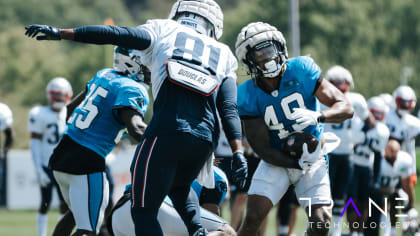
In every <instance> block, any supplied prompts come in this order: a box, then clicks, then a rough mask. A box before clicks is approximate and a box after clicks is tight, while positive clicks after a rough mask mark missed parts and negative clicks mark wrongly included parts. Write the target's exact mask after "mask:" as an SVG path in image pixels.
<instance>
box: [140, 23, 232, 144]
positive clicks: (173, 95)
mask: <svg viewBox="0 0 420 236" xmlns="http://www.w3.org/2000/svg"><path fill="white" fill-rule="evenodd" d="M139 27H140V29H144V30H145V31H147V32H148V33H149V35H150V37H151V44H150V46H149V47H148V48H147V49H145V50H143V51H141V53H142V57H141V58H142V62H143V63H144V64H145V65H146V66H147V67H148V68H150V70H151V82H152V93H153V97H154V99H155V102H154V106H153V114H154V115H153V118H152V120H151V122H150V123H149V126H148V128H147V130H146V132H145V135H146V136H147V135H152V136H161V135H171V134H173V133H178V132H183V133H190V134H192V135H193V136H195V137H197V138H200V139H203V140H206V141H209V142H211V143H213V145H214V146H215V145H216V142H217V139H218V136H219V124H218V122H217V107H216V99H217V97H218V96H217V95H218V92H219V89H218V88H215V90H214V91H215V92H214V93H213V94H211V95H209V96H203V95H200V94H199V93H197V92H193V91H191V90H188V89H187V88H186V87H187V86H184V85H178V84H176V83H175V82H173V81H170V80H169V79H168V77H169V76H168V73H167V72H168V71H169V70H167V66H166V65H167V62H168V60H169V59H170V61H171V62H173V61H174V60H176V61H181V62H183V63H178V64H182V67H183V66H185V67H188V68H195V69H197V70H199V71H204V72H203V73H213V74H212V75H211V77H212V78H213V79H215V80H216V81H217V83H218V84H219V85H220V86H219V87H221V86H223V82H224V81H226V79H228V78H229V79H230V78H232V79H233V80H235V81H236V74H235V71H236V69H237V61H236V58H235V57H234V56H233V53H232V52H231V50H230V49H229V47H228V46H227V45H225V44H222V43H220V42H217V41H216V40H215V39H213V38H210V37H208V36H206V35H203V34H199V33H197V32H196V31H195V30H194V29H191V28H189V27H186V26H184V25H181V24H179V23H177V22H175V21H173V20H168V19H167V20H149V21H147V22H146V24H144V25H141V26H139ZM187 64H188V65H187ZM193 70H194V69H193ZM182 71H184V72H185V70H182V69H181V70H180V71H178V75H179V74H180V73H181V72H182ZM188 75H191V76H188ZM182 76H186V77H192V78H201V76H198V77H195V74H189V72H186V74H182Z"/></svg>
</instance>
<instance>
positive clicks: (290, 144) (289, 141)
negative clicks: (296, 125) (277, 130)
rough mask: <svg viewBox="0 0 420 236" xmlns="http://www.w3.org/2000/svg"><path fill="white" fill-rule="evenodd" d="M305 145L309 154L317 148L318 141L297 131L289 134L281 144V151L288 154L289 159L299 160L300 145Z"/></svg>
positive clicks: (300, 153)
mask: <svg viewBox="0 0 420 236" xmlns="http://www.w3.org/2000/svg"><path fill="white" fill-rule="evenodd" d="M304 143H307V145H308V151H309V152H310V153H311V152H313V151H315V149H316V147H317V146H318V143H319V141H318V139H316V138H315V137H314V136H313V135H311V134H308V133H306V132H303V131H297V132H293V133H291V134H289V136H287V137H286V139H285V140H284V142H283V144H282V151H283V152H285V153H287V154H289V155H290V156H291V157H294V158H296V159H299V158H300V156H301V155H302V152H303V150H302V145H303V144H304Z"/></svg>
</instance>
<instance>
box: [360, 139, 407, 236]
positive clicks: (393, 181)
mask: <svg viewBox="0 0 420 236" xmlns="http://www.w3.org/2000/svg"><path fill="white" fill-rule="evenodd" d="M412 166H413V158H411V156H410V154H408V153H407V152H404V151H400V144H399V143H398V141H396V140H395V139H390V140H389V141H388V143H387V145H386V148H385V161H383V162H382V167H381V168H382V171H381V173H382V174H381V179H380V184H379V186H378V188H376V189H375V191H374V194H373V197H372V199H373V200H374V202H375V203H376V204H377V205H378V206H379V207H381V208H382V209H384V207H385V203H386V202H385V199H390V200H391V206H389V208H388V209H389V211H390V214H388V215H389V216H390V220H391V235H396V227H395V225H396V216H395V215H396V214H398V213H397V212H396V210H397V208H395V206H396V205H395V204H396V203H395V199H394V196H395V195H396V193H397V190H398V189H397V188H398V184H399V182H401V185H402V189H403V190H404V192H405V193H406V194H407V195H408V205H407V206H406V207H405V209H404V212H408V211H410V210H411V209H414V208H413V207H414V185H413V183H412V182H411V180H410V176H411V175H412V171H413V168H411V167H412ZM397 196H398V195H397ZM400 203H401V202H398V203H397V204H398V205H400ZM385 209H386V207H385ZM414 210H415V209H414ZM381 211H382V212H383V210H381ZM381 211H380V210H379V209H373V210H372V217H369V218H368V223H367V225H369V226H370V227H367V229H365V235H369V236H371V235H372V236H376V235H379V228H380V227H379V223H380V219H381V215H382V214H384V213H381ZM373 222H375V224H373ZM373 225H376V227H372V226H373Z"/></svg>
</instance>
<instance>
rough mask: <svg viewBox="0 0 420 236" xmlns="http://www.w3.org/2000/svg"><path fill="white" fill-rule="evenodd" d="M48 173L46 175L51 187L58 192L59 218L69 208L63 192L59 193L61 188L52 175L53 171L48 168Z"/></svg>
mask: <svg viewBox="0 0 420 236" xmlns="http://www.w3.org/2000/svg"><path fill="white" fill-rule="evenodd" d="M47 173H48V176H49V177H50V179H51V182H52V185H53V187H54V188H55V189H56V190H57V194H58V201H59V208H58V210H59V212H60V219H61V217H63V216H64V214H66V213H67V211H68V210H69V208H68V207H67V204H66V201H65V200H64V197H63V194H62V193H61V189H60V186H59V185H58V183H57V180H56V179H55V177H54V174H53V172H52V171H51V170H50V171H49V172H47Z"/></svg>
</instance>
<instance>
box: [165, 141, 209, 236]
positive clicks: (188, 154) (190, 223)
mask: <svg viewBox="0 0 420 236" xmlns="http://www.w3.org/2000/svg"><path fill="white" fill-rule="evenodd" d="M178 140H179V143H177V144H176V146H173V148H179V149H180V150H181V151H182V152H181V153H179V154H180V155H181V156H180V161H179V162H178V165H177V170H176V176H175V181H174V183H173V187H172V189H171V191H170V193H169V197H170V198H171V200H172V202H173V204H174V207H175V209H176V210H177V212H178V214H179V215H180V216H181V218H182V220H183V221H184V223H185V225H186V226H187V229H188V232H189V234H190V235H194V234H195V232H199V231H200V229H203V226H202V224H201V220H200V204H199V201H198V198H197V195H196V194H195V192H194V190H193V189H192V188H191V187H190V186H191V183H192V182H193V181H194V179H196V178H197V176H198V174H199V172H200V170H201V169H202V167H203V166H204V163H205V162H206V161H207V160H209V158H211V155H212V149H213V148H212V145H211V143H210V142H207V141H204V140H201V139H198V138H196V137H194V136H192V135H189V134H185V135H182V137H179V138H178Z"/></svg>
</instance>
